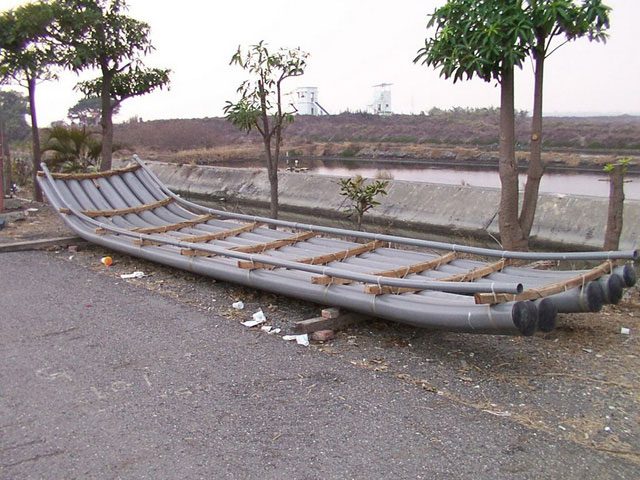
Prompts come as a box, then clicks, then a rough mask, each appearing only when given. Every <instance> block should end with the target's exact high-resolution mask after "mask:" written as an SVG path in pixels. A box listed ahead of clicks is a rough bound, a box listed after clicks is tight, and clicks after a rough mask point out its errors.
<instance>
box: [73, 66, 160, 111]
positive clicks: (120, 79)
mask: <svg viewBox="0 0 640 480" xmlns="http://www.w3.org/2000/svg"><path fill="white" fill-rule="evenodd" d="M169 73H170V70H166V69H160V68H140V67H135V68H132V69H131V70H128V71H125V72H118V73H116V74H115V75H114V76H113V78H112V79H111V93H110V96H111V102H112V105H113V108H115V107H117V106H119V105H120V103H121V102H122V101H123V100H125V99H127V98H130V97H136V96H139V95H144V94H146V93H150V92H152V91H153V90H155V89H157V88H160V89H162V88H163V87H164V86H165V85H167V84H168V83H169ZM103 82H104V79H103V78H96V79H93V80H87V81H85V82H80V83H79V84H78V85H77V89H78V90H80V91H81V92H82V93H83V94H84V95H86V96H89V97H90V96H97V95H100V93H101V92H102V85H103Z"/></svg>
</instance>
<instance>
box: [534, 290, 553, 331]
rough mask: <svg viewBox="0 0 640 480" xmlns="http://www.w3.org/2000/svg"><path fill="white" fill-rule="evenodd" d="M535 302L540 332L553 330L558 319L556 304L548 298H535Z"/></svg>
mask: <svg viewBox="0 0 640 480" xmlns="http://www.w3.org/2000/svg"><path fill="white" fill-rule="evenodd" d="M535 303H536V306H537V307H538V329H539V330H540V331H542V332H551V331H553V330H554V329H555V328H556V323H557V319H558V308H557V307H556V304H555V303H553V301H552V300H550V299H548V298H543V299H541V300H537V301H536V302H535Z"/></svg>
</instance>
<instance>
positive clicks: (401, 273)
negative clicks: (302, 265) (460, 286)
mask: <svg viewBox="0 0 640 480" xmlns="http://www.w3.org/2000/svg"><path fill="white" fill-rule="evenodd" d="M457 257H458V254H457V253H456V252H449V253H446V254H444V255H441V256H439V257H436V258H433V259H431V260H427V261H426V262H420V263H414V264H412V265H407V266H404V267H398V268H394V269H391V270H383V271H380V272H372V273H371V275H376V276H378V277H394V278H403V277H405V276H407V275H409V274H412V273H419V272H426V271H427V270H435V269H437V268H438V267H440V266H441V265H444V264H446V263H450V262H452V261H453V260H455V259H456V258H457ZM311 283H314V284H317V285H329V284H330V283H338V284H346V283H353V280H349V279H346V278H338V277H331V276H329V275H320V276H317V277H312V278H311ZM374 286H375V287H377V285H372V287H374ZM380 288H382V287H380ZM390 288H393V287H390ZM367 293H373V292H367ZM378 295H379V294H378Z"/></svg>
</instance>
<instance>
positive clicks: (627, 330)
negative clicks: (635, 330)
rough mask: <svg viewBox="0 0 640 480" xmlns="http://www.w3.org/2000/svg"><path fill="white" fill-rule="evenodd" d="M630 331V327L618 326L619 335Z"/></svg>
mask: <svg viewBox="0 0 640 480" xmlns="http://www.w3.org/2000/svg"><path fill="white" fill-rule="evenodd" d="M630 333H631V329H630V328H626V327H620V334H621V335H629V334H630Z"/></svg>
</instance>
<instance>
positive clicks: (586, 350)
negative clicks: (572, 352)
mask: <svg viewBox="0 0 640 480" xmlns="http://www.w3.org/2000/svg"><path fill="white" fill-rule="evenodd" d="M582 351H583V352H584V353H593V350H591V349H590V348H583V349H582Z"/></svg>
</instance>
